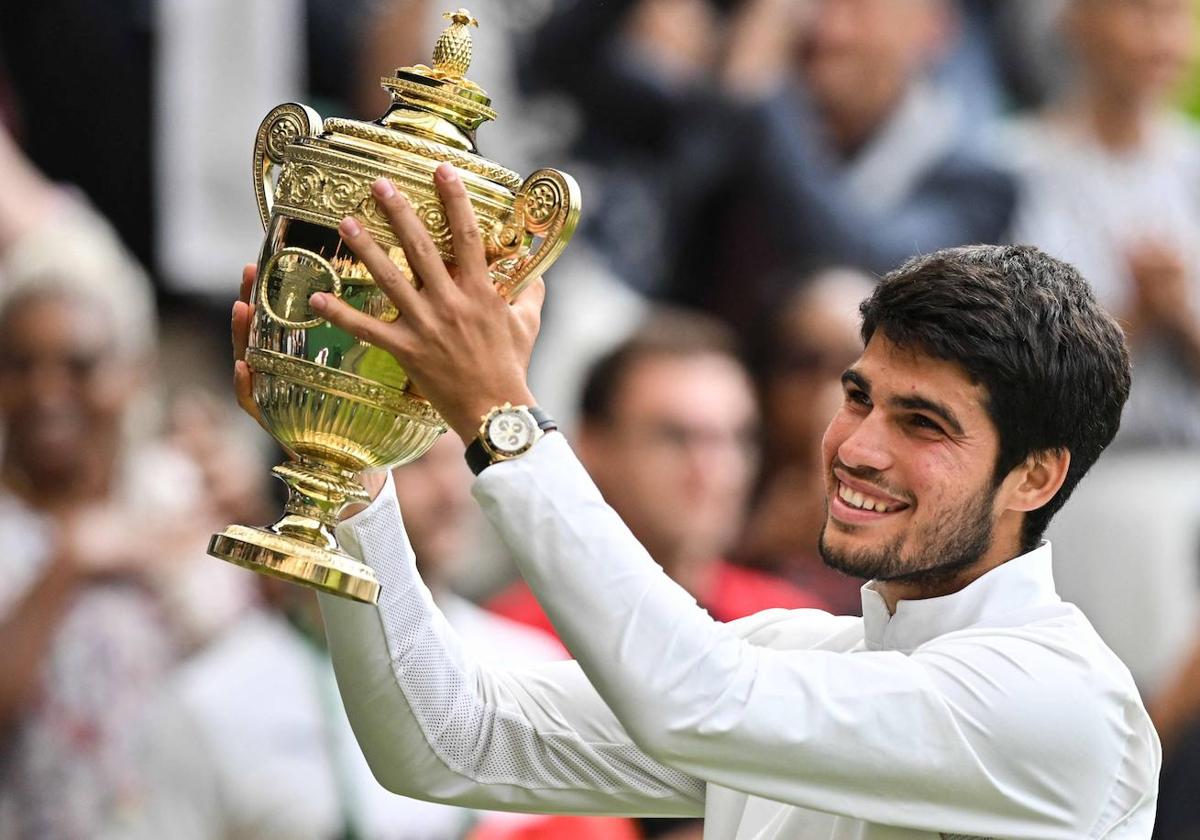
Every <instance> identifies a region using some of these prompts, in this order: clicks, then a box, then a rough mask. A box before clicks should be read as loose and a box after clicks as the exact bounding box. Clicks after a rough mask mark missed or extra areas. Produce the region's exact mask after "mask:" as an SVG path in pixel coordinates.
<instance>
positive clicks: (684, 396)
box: [613, 353, 754, 417]
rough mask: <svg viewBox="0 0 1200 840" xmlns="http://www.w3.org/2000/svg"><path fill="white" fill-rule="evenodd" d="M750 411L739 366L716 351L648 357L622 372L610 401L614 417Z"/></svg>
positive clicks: (751, 406) (750, 402)
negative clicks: (611, 401) (612, 398)
mask: <svg viewBox="0 0 1200 840" xmlns="http://www.w3.org/2000/svg"><path fill="white" fill-rule="evenodd" d="M753 410H754V396H753V391H752V389H751V385H750V380H749V377H748V376H747V374H746V372H745V371H744V370H743V369H742V366H741V365H740V364H739V363H738V362H737V361H735V360H734V359H731V358H729V357H728V356H724V355H722V354H720V353H698V354H689V355H682V356H674V355H654V356H646V357H644V358H642V359H639V360H638V361H636V362H634V363H633V364H632V365H631V366H630V367H629V369H628V370H626V371H625V373H624V375H623V376H622V377H621V379H620V382H619V384H618V387H617V391H616V399H615V401H614V404H613V414H614V415H615V416H618V417H635V416H645V415H649V414H654V415H673V414H692V413H698V414H711V413H714V412H717V413H719V414H721V415H726V416H728V415H734V414H737V415H745V414H748V413H751V412H753Z"/></svg>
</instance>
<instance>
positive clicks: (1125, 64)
mask: <svg viewBox="0 0 1200 840" xmlns="http://www.w3.org/2000/svg"><path fill="white" fill-rule="evenodd" d="M1195 20H1196V10H1195V6H1194V3H1193V0H1073V6H1072V7H1071V10H1070V12H1069V14H1068V16H1067V25H1068V31H1069V32H1070V33H1071V35H1072V36H1073V39H1074V42H1075V46H1076V48H1077V49H1078V50H1079V54H1080V58H1081V59H1082V60H1083V64H1084V67H1085V68H1086V71H1087V75H1088V78H1089V79H1090V81H1091V82H1092V84H1094V85H1096V86H1097V87H1099V89H1100V92H1101V93H1104V94H1107V95H1109V96H1115V97H1119V98H1121V99H1123V100H1128V101H1131V102H1148V101H1153V100H1155V99H1159V98H1161V97H1163V96H1165V95H1167V94H1169V93H1171V92H1172V91H1173V90H1174V88H1175V86H1176V85H1178V84H1179V83H1180V82H1181V81H1182V80H1183V77H1184V76H1185V74H1186V73H1187V70H1188V68H1189V66H1190V65H1191V64H1192V61H1193V59H1194V58H1195Z"/></svg>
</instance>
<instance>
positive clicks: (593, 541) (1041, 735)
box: [475, 435, 1153, 840]
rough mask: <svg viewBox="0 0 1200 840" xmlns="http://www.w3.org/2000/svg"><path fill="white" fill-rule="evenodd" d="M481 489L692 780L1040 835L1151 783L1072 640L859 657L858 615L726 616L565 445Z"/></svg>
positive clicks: (973, 642) (658, 745)
mask: <svg viewBox="0 0 1200 840" xmlns="http://www.w3.org/2000/svg"><path fill="white" fill-rule="evenodd" d="M475 495H476V497H477V498H478V499H479V501H480V503H481V504H482V505H483V508H484V510H485V511H486V512H487V514H488V517H489V519H490V520H491V521H492V524H493V525H494V526H496V528H497V529H498V531H499V532H500V534H501V536H502V538H503V539H504V541H505V543H506V544H507V545H508V547H509V549H510V550H511V551H512V553H513V555H514V556H515V557H516V558H517V561H518V563H519V565H520V568H521V571H522V573H523V574H524V576H525V578H526V580H527V581H528V582H529V584H530V586H531V587H532V588H533V590H534V592H535V593H536V594H537V596H538V599H539V601H540V602H541V604H542V606H543V607H544V608H545V609H546V612H547V614H548V615H549V616H550V618H551V620H552V621H553V622H554V625H555V628H556V629H557V630H558V632H559V634H560V635H561V637H562V638H563V640H564V642H566V644H567V646H568V647H569V648H570V650H571V651H572V653H574V654H575V656H576V657H577V658H578V660H579V662H580V665H581V666H582V667H583V670H584V672H585V673H586V674H587V675H588V677H589V678H590V679H591V681H592V684H593V685H594V686H595V687H596V689H597V691H598V692H599V693H600V696H601V697H602V698H603V699H604V701H605V702H607V704H608V705H609V707H610V708H611V709H612V710H613V712H614V713H615V714H616V716H617V718H618V719H619V720H620V721H621V723H622V724H623V725H624V726H625V728H626V730H627V731H628V732H629V733H630V735H631V736H632V737H633V739H634V740H635V742H636V743H637V744H638V745H639V746H640V747H641V748H642V749H643V750H645V751H646V752H647V753H648V754H650V755H652V756H654V757H655V758H657V759H658V760H660V761H662V762H664V763H666V764H669V765H671V766H673V767H676V768H678V769H679V770H681V771H683V772H685V773H688V774H692V775H695V776H698V777H700V778H703V779H705V780H706V781H708V782H710V783H714V784H718V785H721V786H724V787H730V788H735V789H737V790H741V791H745V792H748V793H752V794H756V795H758V796H762V797H765V798H768V799H773V800H776V801H780V802H787V803H791V804H794V805H798V806H801V807H804V808H809V809H813V810H818V811H824V812H828V813H834V814H843V815H847V816H853V817H855V818H858V819H864V820H867V821H869V822H876V823H881V824H889V825H897V826H905V827H910V828H914V829H922V828H923V829H928V828H929V827H930V826H939V827H941V829H942V830H945V831H948V832H950V833H955V834H957V833H961V834H964V835H969V836H1003V837H1013V838H1018V837H1020V838H1039V840H1049V839H1050V838H1063V840H1065V838H1068V837H1072V838H1078V837H1079V836H1080V834H1079V828H1080V826H1095V827H1096V829H1097V833H1095V834H1089V835H1087V836H1104V834H1103V829H1106V828H1107V827H1110V826H1112V825H1115V824H1117V823H1118V822H1119V820H1120V819H1121V818H1122V817H1123V816H1124V815H1123V814H1112V813H1104V812H1102V810H1101V809H1102V808H1103V806H1104V804H1105V802H1106V801H1108V800H1109V796H1110V790H1111V789H1112V786H1113V785H1121V784H1133V785H1135V787H1136V786H1137V785H1139V784H1142V783H1143V782H1144V781H1145V780H1142V779H1140V778H1137V777H1136V775H1131V774H1137V772H1138V770H1137V768H1136V767H1134V766H1132V765H1129V766H1127V765H1126V764H1125V762H1124V756H1125V754H1126V750H1124V749H1123V747H1133V746H1134V741H1135V740H1136V739H1139V738H1146V737H1149V736H1148V729H1147V728H1145V727H1139V726H1138V725H1136V724H1135V723H1134V717H1133V716H1134V715H1136V714H1137V710H1136V709H1134V708H1133V703H1134V701H1133V699H1132V698H1129V700H1128V702H1122V701H1121V700H1120V699H1114V700H1113V702H1111V703H1109V704H1107V705H1106V706H1104V707H1102V708H1098V707H1097V704H1096V703H1095V697H1096V696H1097V694H1098V693H1099V689H1098V688H1097V686H1096V684H1095V682H1094V680H1097V679H1099V677H1097V676H1096V675H1095V674H1093V673H1091V672H1090V671H1089V670H1088V669H1087V666H1081V665H1080V660H1079V659H1078V658H1077V657H1076V656H1075V655H1074V654H1073V653H1072V651H1071V650H1070V648H1069V647H1068V646H1066V645H1064V646H1063V647H1062V648H1055V647H1052V646H1049V645H1046V644H1045V643H1044V642H1043V641H1041V640H1037V641H1034V640H1031V639H1029V638H1028V637H1024V636H1022V635H1021V633H1019V632H1014V633H1012V634H1011V635H1009V636H1005V637H1003V638H997V637H996V632H997V631H992V632H990V633H978V634H971V633H970V632H966V633H960V634H956V635H955V636H954V637H953V638H947V639H945V640H943V641H940V642H938V643H935V644H932V645H928V646H926V647H925V648H922V649H920V650H918V651H917V652H916V653H914V654H913V655H911V656H910V655H905V654H903V653H900V652H897V651H866V650H861V651H857V652H854V653H846V652H844V648H845V647H847V644H846V638H845V636H844V632H845V631H844V626H845V625H844V624H842V623H841V622H842V621H844V620H841V621H839V620H838V619H834V618H833V617H831V616H825V615H824V614H820V613H814V612H812V611H800V612H796V613H791V614H788V615H789V618H788V619H786V620H782V621H777V622H774V623H771V624H769V625H767V627H765V628H763V629H762V630H760V631H759V632H753V631H752V632H750V633H749V634H747V633H746V632H745V631H744V630H743V628H742V626H741V623H735V624H732V625H727V624H721V623H719V622H716V621H713V620H712V619H711V618H710V617H709V616H708V614H707V613H705V612H704V611H703V610H701V609H700V608H699V607H697V606H696V604H695V603H694V602H693V600H692V598H691V597H690V596H689V595H688V594H687V593H686V592H685V591H684V590H683V589H682V588H680V587H679V586H678V585H677V584H675V583H674V582H673V581H671V580H670V579H669V578H668V577H667V576H666V575H665V574H664V573H663V571H662V569H661V568H660V567H659V566H658V565H657V564H655V563H654V562H653V561H652V560H651V559H650V557H649V556H648V555H647V554H646V552H645V550H644V549H643V548H642V547H641V546H640V545H639V544H638V543H637V541H636V540H635V539H634V538H633V536H632V534H631V533H630V532H629V531H628V529H627V528H626V527H625V526H624V524H623V523H622V522H621V521H620V519H619V518H618V517H617V516H616V514H615V513H614V512H613V511H612V510H611V509H610V508H609V507H608V506H607V505H606V504H605V503H604V501H603V499H602V498H601V496H600V494H599V492H598V491H597V490H596V488H595V486H594V485H593V484H592V482H591V481H590V479H589V478H588V476H587V474H586V473H585V472H584V470H583V468H582V466H581V465H580V464H579V463H578V461H577V460H575V458H574V456H573V454H572V453H571V452H570V449H569V447H568V446H567V444H566V441H565V440H564V439H563V438H562V436H560V435H551V436H549V437H547V438H546V439H545V440H543V441H541V442H539V443H538V444H537V446H535V447H534V450H533V451H531V452H530V453H528V454H527V455H525V456H523V457H522V458H520V459H517V460H515V461H511V462H508V463H503V464H497V465H494V466H492V467H489V468H488V469H487V470H485V471H484V473H483V474H482V475H481V477H480V478H479V480H478V481H477V482H476V485H475ZM839 628H842V629H839ZM766 632H769V633H771V634H773V638H772V639H770V640H769V642H770V644H769V646H768V645H767V644H766V643H767V642H768V639H767V638H766V637H765V636H764V633H766ZM999 632H1000V633H1001V635H1002V636H1003V631H999ZM822 636H824V637H828V638H829V639H831V641H833V642H834V643H833V644H830V645H828V647H829V648H831V649H828V650H823V649H821V648H822V647H823V644H822V642H821V638H822ZM1113 733H1118V737H1114V736H1113ZM1148 749H1149V750H1152V749H1153V747H1147V746H1145V745H1143V746H1142V747H1141V749H1140V750H1130V751H1131V752H1135V753H1138V754H1143V755H1144V754H1145V750H1148ZM1152 788H1153V786H1152V785H1149V784H1147V785H1146V786H1145V787H1142V788H1140V789H1144V790H1145V789H1152Z"/></svg>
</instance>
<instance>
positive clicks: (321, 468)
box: [208, 9, 579, 603]
mask: <svg viewBox="0 0 1200 840" xmlns="http://www.w3.org/2000/svg"><path fill="white" fill-rule="evenodd" d="M446 17H447V18H448V19H449V20H450V25H449V26H448V27H447V28H446V30H445V31H444V32H443V33H442V34H441V36H440V37H439V38H438V40H437V45H436V47H435V49H434V54H433V66H432V67H426V66H424V65H417V66H415V67H405V68H401V69H399V70H397V71H396V74H395V75H394V76H391V77H385V78H384V79H383V80H382V84H383V86H384V88H385V89H386V90H388V91H389V92H390V93H391V95H392V104H391V106H390V107H389V109H388V111H387V113H386V114H384V116H382V117H381V118H379V119H378V120H376V121H374V122H358V121H355V120H343V119H329V120H324V121H322V119H321V118H320V117H319V116H318V115H317V114H316V112H315V111H313V110H312V109H311V108H309V107H307V106H305V105H298V104H292V103H289V104H285V105H280V106H278V107H277V108H275V109H274V110H272V111H271V112H270V113H269V114H267V116H266V118H265V119H264V120H263V122H262V124H261V125H260V126H259V130H258V136H257V138H256V140H255V145H254V173H253V174H254V188H255V192H256V194H257V197H258V208H259V213H260V214H261V216H262V221H263V226H264V227H265V228H266V231H267V235H266V241H265V242H264V243H263V248H262V253H261V255H260V257H259V263H258V280H257V282H256V284H255V288H254V298H253V302H254V304H255V313H254V320H253V323H252V326H251V332H250V348H249V349H248V351H247V353H246V361H247V363H248V364H249V366H250V369H251V370H252V371H253V372H254V400H255V402H256V403H257V404H258V406H259V408H260V410H261V412H262V416H263V419H264V421H265V423H266V425H267V428H268V430H269V431H270V432H271V434H272V435H273V436H274V437H275V439H276V440H278V441H279V442H280V443H281V444H282V445H283V446H284V447H286V448H287V449H288V450H289V451H290V452H292V453H294V455H293V457H292V458H291V459H290V460H289V461H287V462H286V463H284V464H280V465H279V466H277V467H275V468H274V473H275V474H276V475H277V476H279V477H280V478H281V479H283V481H284V483H286V484H287V487H288V501H287V505H286V513H285V515H284V516H283V518H282V519H280V520H279V521H278V522H276V523H275V524H274V525H271V526H269V527H267V528H251V527H245V526H240V525H231V526H229V527H228V528H226V529H225V530H224V531H223V532H221V533H220V534H216V535H214V536H213V538H212V541H211V542H210V543H209V547H208V551H209V554H212V555H213V556H215V557H220V558H222V559H224V560H228V561H230V562H232V563H236V564H238V565H241V566H246V567H247V568H251V569H254V570H256V571H259V572H263V573H266V574H270V575H274V576H276V577H281V578H284V579H287V580H291V581H295V582H298V583H303V584H306V585H309V586H312V587H315V588H317V589H320V590H323V591H326V592H331V593H334V594H338V595H342V596H345V597H348V598H353V599H355V600H359V601H366V602H369V603H374V602H375V601H376V600H377V598H378V595H379V584H378V582H377V581H376V580H375V576H374V574H373V573H372V572H371V570H370V569H369V568H368V567H366V566H364V565H363V564H361V563H359V562H358V561H356V560H354V559H353V558H352V557H350V556H349V555H348V554H346V553H345V552H344V551H343V550H342V549H341V548H340V547H339V546H338V544H337V540H336V538H335V536H334V530H333V529H334V526H335V525H336V523H337V517H338V514H339V512H340V511H341V510H342V508H343V507H345V506H346V505H347V504H351V503H354V502H361V501H365V500H366V498H367V495H366V492H365V491H364V490H363V488H362V486H361V485H360V484H359V483H358V481H357V480H356V479H355V478H354V475H355V473H357V472H359V471H361V470H369V469H387V468H391V467H394V466H398V465H400V464H404V463H407V462H409V461H412V460H414V459H416V458H419V457H420V456H421V455H422V454H424V453H425V452H426V451H427V450H428V449H429V447H430V446H432V445H433V442H434V441H435V440H436V439H437V436H438V435H440V434H442V433H443V432H444V431H445V430H446V425H445V423H444V422H443V420H442V418H441V417H440V416H439V415H438V413H437V412H436V411H435V410H434V409H433V407H432V406H430V404H429V403H428V402H427V401H426V400H425V399H423V398H422V397H421V396H420V395H419V394H418V393H416V392H415V391H414V390H413V389H412V387H411V385H410V383H409V380H408V376H407V375H406V374H405V372H404V369H403V368H401V367H400V365H398V364H397V363H396V361H395V359H393V358H392V357H391V356H390V355H389V354H388V353H386V352H385V351H383V350H379V349H377V348H375V347H372V346H371V345H369V344H365V343H364V342H362V341H359V340H358V339H356V338H355V337H354V336H353V335H350V334H349V333H346V332H344V331H343V330H341V329H338V328H337V327H334V326H333V325H332V324H330V323H328V322H326V321H325V320H323V319H322V318H320V317H318V316H317V315H316V313H315V312H313V311H312V309H311V308H310V307H309V303H308V300H309V296H310V295H311V294H313V293H314V292H318V291H320V292H328V293H330V294H333V295H336V296H338V297H340V298H341V299H342V300H343V301H345V302H346V303H348V304H350V305H351V306H354V307H355V308H356V309H359V310H361V311H363V312H365V313H368V314H370V315H373V316H375V317H379V318H383V319H384V320H387V319H394V318H395V317H397V312H396V310H395V308H394V307H393V306H392V305H391V303H390V301H389V300H388V298H387V297H386V296H385V295H384V294H383V293H382V292H381V291H380V290H379V289H378V288H377V287H376V286H375V282H374V280H373V279H372V278H371V275H370V273H369V272H368V271H367V269H366V268H365V267H364V266H363V265H362V263H361V262H360V261H359V260H358V259H357V258H356V257H355V256H354V254H353V253H352V252H351V251H349V250H348V249H347V248H346V247H345V246H344V245H343V244H342V241H341V239H340V237H339V236H338V233H337V225H338V223H339V222H340V221H341V219H342V218H343V217H344V216H346V215H353V216H355V217H357V218H358V219H359V220H360V221H361V222H362V223H363V226H364V228H366V229H367V230H368V231H370V232H371V234H372V235H373V236H374V237H375V240H376V241H377V242H379V244H380V246H381V247H383V248H384V249H385V250H388V251H389V254H390V256H391V258H392V260H393V261H394V262H396V263H397V264H398V265H399V266H400V267H401V268H402V269H405V270H406V271H407V264H406V260H405V257H404V252H403V251H402V250H401V248H400V246H399V244H398V242H397V240H396V238H395V236H394V235H393V234H392V232H391V230H390V228H389V227H388V224H387V220H386V218H385V217H384V216H383V214H382V212H381V211H380V210H379V209H378V208H377V207H376V206H375V202H374V199H373V198H372V197H371V191H370V187H371V183H372V182H373V181H375V180H376V179H378V178H388V179H390V180H391V181H392V182H393V183H395V184H396V186H397V188H398V189H400V190H401V191H402V192H403V193H404V195H405V196H406V198H407V199H408V201H409V202H410V203H411V204H412V206H413V207H414V208H415V209H416V211H417V214H418V216H419V217H420V218H421V220H422V221H423V222H424V223H425V226H426V228H427V229H428V230H429V232H430V234H431V235H432V237H433V239H434V241H435V242H436V243H437V246H438V248H439V250H440V251H441V254H442V257H443V259H445V260H446V261H448V262H449V261H452V259H453V253H452V250H451V240H450V230H449V227H448V225H447V221H446V215H445V210H444V209H443V207H442V204H441V201H440V200H439V198H438V195H437V192H436V189H435V188H434V184H433V172H434V170H435V169H436V168H437V166H438V165H439V164H441V163H443V162H449V163H451V164H453V165H454V166H456V167H458V168H459V170H460V171H461V173H462V179H463V183H464V184H465V186H466V189H467V192H468V194H469V196H470V199H471V203H472V205H473V206H474V208H475V213H476V214H477V216H478V218H479V224H480V230H481V232H482V233H483V237H484V242H485V246H486V250H487V255H488V260H489V263H490V265H491V273H492V278H493V281H494V283H495V285H496V289H497V291H498V292H499V293H500V294H501V295H503V296H504V297H505V298H507V299H509V300H511V299H513V298H514V297H516V296H517V295H518V294H519V293H520V292H521V290H522V289H523V288H524V287H525V286H526V285H527V284H528V283H529V282H530V281H531V280H533V279H534V278H535V277H537V276H539V275H540V274H541V273H542V272H544V271H545V270H546V269H547V268H548V267H549V266H550V264H551V263H553V262H554V260H555V259H556V258H557V257H558V255H559V253H561V251H562V249H563V247H564V246H565V245H566V243H567V241H568V240H569V239H570V237H571V234H572V232H573V231H574V228H575V224H576V221H577V219H578V217H579V188H578V186H577V185H576V184H575V182H574V180H573V179H572V178H571V177H570V176H569V175H566V174H565V173H562V172H559V171H557V170H553V169H542V170H539V171H537V172H535V173H533V174H532V175H530V176H529V177H528V178H525V179H523V180H522V178H521V177H520V176H519V175H517V173H515V172H512V171H511V170H508V169H506V168H504V167H503V166H500V165H499V164H496V163H493V162H492V161H490V160H487V159H486V158H484V157H482V156H480V155H479V154H478V151H477V149H476V145H475V130H476V129H477V128H478V127H479V126H480V125H482V124H483V123H484V122H487V121H489V120H493V119H495V118H496V113H495V112H494V111H493V110H492V109H491V108H490V107H489V106H490V103H491V100H490V99H489V98H488V97H487V95H486V94H485V93H484V91H483V90H482V89H481V88H480V87H479V86H478V85H476V84H475V83H474V82H472V81H470V80H469V79H467V78H465V73H466V71H467V69H468V67H469V65H470V62H471V35H470V32H469V30H468V26H472V25H478V24H477V22H476V21H475V20H474V18H472V17H471V15H470V13H468V12H467V11H466V10H465V9H459V10H458V11H457V12H453V13H447V14H446ZM277 169H278V170H279V173H278V180H277V181H276V180H275V177H274V176H275V173H276V170H277Z"/></svg>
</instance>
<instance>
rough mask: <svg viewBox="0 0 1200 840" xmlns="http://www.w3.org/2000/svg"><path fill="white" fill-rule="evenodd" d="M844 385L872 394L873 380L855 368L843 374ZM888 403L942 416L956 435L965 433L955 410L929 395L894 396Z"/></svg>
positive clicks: (868, 394)
mask: <svg viewBox="0 0 1200 840" xmlns="http://www.w3.org/2000/svg"><path fill="white" fill-rule="evenodd" d="M842 385H853V386H854V387H856V388H858V389H859V390H861V391H862V392H863V393H865V394H866V395H867V396H870V395H871V381H870V380H869V379H867V378H866V377H865V376H863V375H862V374H861V373H860V372H859V371H857V370H854V369H853V368H851V369H850V370H847V371H846V372H845V373H843V374H842ZM888 404H889V405H891V406H893V407H895V408H903V409H905V410H907V411H927V412H929V413H930V414H933V415H934V416H936V417H939V418H941V419H942V420H943V421H944V422H945V423H946V425H947V426H949V427H950V431H951V432H953V433H954V434H955V435H962V433H963V427H962V423H960V422H958V418H957V417H956V416H955V415H954V412H953V411H951V410H950V408H949V407H948V406H946V405H943V404H942V403H939V402H936V401H934V400H931V399H929V398H928V397H922V396H920V395H916V394H914V395H911V396H907V397H892V398H891V399H890V400H888Z"/></svg>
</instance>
